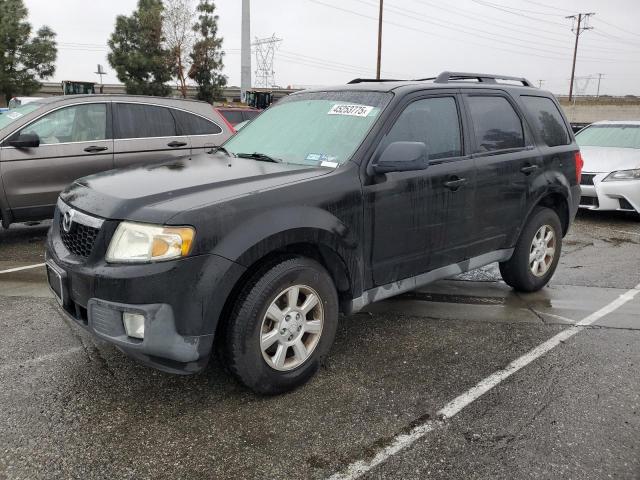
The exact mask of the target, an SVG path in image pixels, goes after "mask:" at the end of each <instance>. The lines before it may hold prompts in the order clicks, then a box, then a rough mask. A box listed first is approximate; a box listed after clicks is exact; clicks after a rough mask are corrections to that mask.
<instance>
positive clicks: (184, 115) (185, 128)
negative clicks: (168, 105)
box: [171, 110, 222, 135]
mask: <svg viewBox="0 0 640 480" xmlns="http://www.w3.org/2000/svg"><path fill="white" fill-rule="evenodd" d="M171 113H173V116H174V117H175V119H176V123H177V124H178V135H217V134H219V133H222V128H220V126H219V125H217V124H215V123H213V122H212V121H211V120H207V119H205V118H202V117H199V116H198V115H193V114H192V113H188V112H183V111H182V110H171Z"/></svg>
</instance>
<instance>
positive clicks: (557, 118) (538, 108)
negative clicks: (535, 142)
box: [520, 95, 571, 147]
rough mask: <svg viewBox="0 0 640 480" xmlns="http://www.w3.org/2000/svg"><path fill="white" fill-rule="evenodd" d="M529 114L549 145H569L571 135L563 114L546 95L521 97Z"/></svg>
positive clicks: (534, 125)
mask: <svg viewBox="0 0 640 480" xmlns="http://www.w3.org/2000/svg"><path fill="white" fill-rule="evenodd" d="M520 98H521V99H522V103H524V106H525V108H526V109H527V112H529V116H530V118H531V119H532V121H533V127H534V128H535V129H536V131H537V132H538V133H539V134H540V136H541V137H542V139H543V140H544V143H546V144H547V145H548V146H549V147H557V146H558V145H569V144H570V143H571V137H570V136H569V132H568V131H567V127H566V125H565V124H564V120H563V119H562V115H560V112H559V111H558V107H556V105H555V103H553V101H552V100H551V99H549V98H546V97H533V96H529V95H525V96H522V97H520Z"/></svg>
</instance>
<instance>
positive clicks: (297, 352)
mask: <svg viewBox="0 0 640 480" xmlns="http://www.w3.org/2000/svg"><path fill="white" fill-rule="evenodd" d="M337 321H338V296H337V293H336V289H335V287H334V285H333V282H332V280H331V277H330V276H329V274H328V273H327V271H326V270H325V269H324V268H323V267H322V265H320V264H319V263H317V262H316V261H314V260H311V259H307V258H292V259H287V260H283V261H282V262H280V263H278V264H276V265H272V266H270V267H267V268H265V269H263V270H261V271H259V272H257V273H256V275H254V277H253V278H252V279H251V280H250V281H249V282H248V284H247V286H246V287H245V288H244V290H243V292H241V294H240V296H239V298H238V300H237V302H236V305H235V308H234V309H233V311H232V314H231V317H230V318H229V324H228V326H227V329H226V337H225V345H224V353H225V360H226V363H227V365H228V367H229V369H230V370H231V372H232V373H233V374H235V376H236V377H237V378H238V379H239V380H240V381H241V382H242V383H244V384H245V385H246V386H248V387H249V388H250V389H252V390H253V391H255V392H258V393H263V394H276V393H282V392H285V391H288V390H291V389H293V388H296V387H297V386H299V385H302V384H303V383H305V382H306V381H307V380H309V378H311V376H313V374H314V373H315V372H316V371H317V370H318V368H319V366H320V364H321V362H322V361H323V359H324V358H325V357H326V355H327V353H328V352H329V349H330V347H331V344H332V343H333V339H334V337H335V332H336V327H337Z"/></svg>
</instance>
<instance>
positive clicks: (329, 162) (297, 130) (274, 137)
mask: <svg viewBox="0 0 640 480" xmlns="http://www.w3.org/2000/svg"><path fill="white" fill-rule="evenodd" d="M390 99H391V94H389V93H382V92H353V91H352V92H348V91H342V92H317V93H302V94H297V95H292V96H290V97H287V98H284V99H282V100H280V102H278V104H277V105H274V106H273V107H271V108H269V109H268V110H266V111H265V112H264V113H263V114H262V115H260V116H258V117H257V118H255V119H254V120H253V121H251V123H249V124H248V125H247V126H246V127H244V128H243V129H242V131H240V132H239V133H238V134H237V135H236V136H234V137H232V138H231V139H230V140H229V141H228V142H227V143H226V144H225V148H226V149H227V150H228V151H229V152H230V153H232V154H236V155H237V154H240V153H244V154H252V153H262V154H265V155H268V156H269V157H272V158H274V159H278V160H280V161H282V162H285V163H296V164H301V165H314V166H315V165H319V166H330V167H336V166H338V165H341V164H343V163H344V162H346V161H347V160H349V158H351V155H353V153H354V152H355V151H356V149H357V148H358V146H359V145H360V143H362V141H363V140H364V137H365V136H366V135H367V133H368V132H369V130H370V129H371V127H372V125H373V124H374V122H375V121H376V119H377V118H378V116H379V114H380V112H381V111H382V110H383V109H384V107H386V105H387V104H388V103H389V100H390Z"/></svg>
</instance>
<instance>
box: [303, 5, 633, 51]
mask: <svg viewBox="0 0 640 480" xmlns="http://www.w3.org/2000/svg"><path fill="white" fill-rule="evenodd" d="M311 1H315V0H311ZM354 1H356V2H359V3H362V4H364V5H368V6H376V7H377V5H375V4H372V3H370V2H369V1H367V0H354ZM316 3H322V2H316ZM325 5H326V6H330V5H328V4H325ZM331 6H332V5H331ZM332 7H333V8H340V7H334V6H332ZM389 8H391V9H392V10H390V11H391V13H395V14H396V15H401V16H403V17H406V18H410V19H413V20H416V21H419V22H422V23H426V24H430V25H436V26H438V27H441V28H444V29H446V30H457V31H459V32H462V33H465V34H468V35H473V36H474V37H481V38H484V39H487V40H489V41H492V42H499V43H500V44H507V45H511V46H514V47H518V48H524V49H527V50H533V51H538V52H542V53H550V54H552V55H566V51H558V50H549V49H546V48H537V47H532V46H531V45H530V41H529V40H523V39H518V38H515V37H513V36H505V35H500V34H495V33H492V32H487V31H486V30H481V29H479V28H475V27H466V26H459V24H456V23H453V22H447V23H443V22H440V21H438V20H433V19H431V20H427V19H425V18H422V16H421V15H422V14H421V13H420V12H415V11H411V10H407V9H404V8H398V7H389ZM342 10H344V11H347V10H346V9H342ZM351 12H352V13H355V12H353V11H351ZM407 12H408V13H407ZM358 15H360V16H363V14H360V13H358ZM415 15H418V16H415ZM368 18H372V19H373V18H374V17H368ZM386 23H390V22H386ZM390 24H392V25H394V24H393V23H390ZM395 25H399V26H400V24H395ZM452 25H453V26H455V27H453V26H452ZM401 26H403V27H405V28H410V27H407V26H404V25H401ZM469 30H471V32H470V31H469ZM473 31H475V32H480V34H478V33H474V32H473ZM423 33H426V32H423ZM493 37H497V38H493ZM505 38H509V39H510V40H512V41H507V40H505ZM458 40H459V39H458ZM514 42H518V43H514ZM492 48H497V47H492ZM552 48H556V49H558V48H560V47H556V46H552ZM532 55H533V54H532ZM581 58H583V59H588V60H593V61H612V60H614V59H611V58H606V59H605V58H597V57H581ZM620 61H628V60H620Z"/></svg>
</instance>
